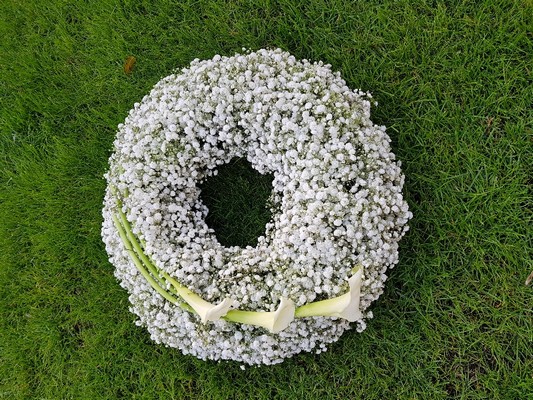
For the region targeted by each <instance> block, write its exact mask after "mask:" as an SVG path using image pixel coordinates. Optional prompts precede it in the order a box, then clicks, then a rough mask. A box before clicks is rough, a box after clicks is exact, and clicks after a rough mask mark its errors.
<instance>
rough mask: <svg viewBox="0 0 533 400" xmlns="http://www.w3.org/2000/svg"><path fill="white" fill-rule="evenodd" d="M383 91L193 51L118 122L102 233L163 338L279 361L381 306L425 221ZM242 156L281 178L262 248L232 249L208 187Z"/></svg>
mask: <svg viewBox="0 0 533 400" xmlns="http://www.w3.org/2000/svg"><path fill="white" fill-rule="evenodd" d="M371 102H372V98H371V95H370V94H369V93H364V92H361V91H359V90H355V91H353V90H350V89H349V88H348V87H347V85H346V82H345V81H344V80H343V79H342V78H341V77H340V74H339V73H333V72H332V71H331V66H330V65H325V64H323V63H322V62H316V63H311V62H309V61H307V60H303V61H298V60H296V59H295V58H294V57H293V56H292V55H290V54H288V53H287V52H284V51H282V50H279V49H277V50H259V51H257V52H245V53H244V54H236V55H235V56H233V57H221V56H219V55H217V56H215V57H214V58H213V59H211V60H206V61H200V60H198V59H196V60H194V61H193V62H192V63H191V64H190V66H189V67H188V68H185V69H183V70H181V71H179V72H176V73H175V74H172V75H170V76H167V77H166V78H164V79H162V80H161V81H159V82H158V83H157V84H156V85H155V87H154V88H153V89H152V90H151V92H150V94H148V95H147V96H145V97H144V98H143V99H142V101H141V102H140V103H136V104H135V106H134V108H133V109H132V110H131V111H130V113H129V115H128V116H127V118H126V120H125V122H124V123H123V124H120V125H119V128H118V134H117V136H116V140H115V142H114V152H113V154H112V155H111V157H110V168H109V171H108V172H107V173H106V175H105V177H106V179H107V183H108V185H107V191H106V194H105V199H104V208H103V216H104V222H103V227H102V237H103V241H104V243H105V245H106V250H107V252H108V254H109V257H110V261H111V263H112V264H113V265H114V266H115V276H116V277H117V278H118V280H119V281H120V284H121V286H122V287H124V288H125V289H126V290H127V291H128V293H129V301H130V303H131V307H130V310H131V311H132V312H133V313H135V314H136V315H137V316H138V321H137V323H138V324H139V325H141V326H145V327H146V328H147V329H148V331H149V332H150V335H151V338H152V339H153V340H154V341H155V342H157V343H163V344H165V345H167V346H171V347H176V348H179V349H180V350H181V351H182V352H183V353H184V354H192V355H195V356H196V357H199V358H201V359H212V360H228V359H230V360H236V361H239V362H242V363H245V364H250V365H252V364H274V363H278V362H281V361H282V360H283V359H284V358H286V357H290V356H292V355H294V354H296V353H299V352H301V351H315V352H317V353H320V352H322V351H324V350H325V349H326V346H327V344H328V343H331V342H334V341H336V340H337V339H338V338H339V337H340V336H341V335H342V333H343V332H344V331H346V330H347V329H349V328H350V323H352V322H354V323H355V324H354V325H355V327H356V329H357V330H358V331H359V332H360V331H362V330H363V329H365V326H366V325H365V319H367V318H371V317H372V313H371V311H368V310H367V309H368V307H369V306H370V304H371V303H372V302H373V301H375V300H376V299H377V298H378V297H379V296H380V294H381V293H382V292H383V287H384V282H385V280H386V278H387V276H386V271H387V269H388V268H391V267H393V266H394V265H395V264H396V263H397V261H398V242H399V240H400V239H401V237H402V236H403V235H404V233H405V232H406V230H407V225H406V223H407V222H408V220H409V218H410V217H411V213H410V212H409V211H408V206H407V203H406V202H405V201H404V199H403V197H402V193H401V190H402V186H403V181H404V177H403V175H402V173H401V170H400V163H399V162H397V161H396V160H395V156H394V154H393V153H392V152H391V148H390V144H389V143H390V139H389V137H388V136H387V134H386V132H385V127H383V126H377V125H374V124H373V123H372V121H371V120H370V107H371ZM235 157H242V158H246V160H247V161H248V162H249V163H250V164H251V165H252V167H253V168H254V169H255V170H257V171H258V172H259V173H261V174H267V173H268V174H272V175H273V181H272V193H271V196H270V199H269V206H270V209H271V212H272V217H271V220H270V221H269V222H268V223H267V225H266V227H265V234H264V235H263V236H261V237H259V238H258V242H257V245H256V246H255V247H251V246H247V247H238V246H228V247H225V246H223V245H221V244H220V243H219V241H218V240H217V238H216V236H215V234H214V231H213V230H212V229H210V228H209V227H208V226H207V224H206V222H205V218H206V216H207V213H208V209H207V207H206V206H205V205H204V204H203V203H202V201H201V199H200V189H199V186H198V185H199V184H200V183H202V182H205V180H206V178H208V177H210V176H213V175H215V174H216V173H217V168H218V167H220V166H222V165H224V164H226V163H228V162H229V161H230V160H232V159H234V158H235Z"/></svg>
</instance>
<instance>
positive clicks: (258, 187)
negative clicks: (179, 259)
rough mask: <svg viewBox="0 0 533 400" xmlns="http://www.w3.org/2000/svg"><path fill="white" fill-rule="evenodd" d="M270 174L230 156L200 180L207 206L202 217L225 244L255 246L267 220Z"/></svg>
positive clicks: (271, 177)
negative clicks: (212, 174) (205, 213)
mask: <svg viewBox="0 0 533 400" xmlns="http://www.w3.org/2000/svg"><path fill="white" fill-rule="evenodd" d="M272 179H273V176H271V175H261V174H260V173H259V172H257V171H256V170H254V169H253V168H252V165H251V164H250V163H249V162H248V161H246V159H242V158H240V159H237V158H235V159H233V160H231V161H230V162H229V163H228V164H226V165H223V166H222V167H220V168H219V169H218V174H217V175H216V176H211V177H209V178H208V179H207V180H206V181H205V182H203V183H202V184H200V185H199V186H200V189H201V190H202V192H201V194H200V199H201V200H202V202H203V203H204V204H205V205H206V206H207V208H209V213H208V214H207V217H206V219H205V221H206V223H207V225H208V226H209V227H210V228H212V229H213V230H214V231H215V236H216V237H217V239H218V241H219V242H220V243H221V244H222V245H224V246H241V247H246V246H255V245H257V238H258V237H259V236H262V235H264V234H265V225H266V224H267V222H268V221H269V220H270V217H271V213H270V210H269V204H270V203H269V197H270V194H271V192H272Z"/></svg>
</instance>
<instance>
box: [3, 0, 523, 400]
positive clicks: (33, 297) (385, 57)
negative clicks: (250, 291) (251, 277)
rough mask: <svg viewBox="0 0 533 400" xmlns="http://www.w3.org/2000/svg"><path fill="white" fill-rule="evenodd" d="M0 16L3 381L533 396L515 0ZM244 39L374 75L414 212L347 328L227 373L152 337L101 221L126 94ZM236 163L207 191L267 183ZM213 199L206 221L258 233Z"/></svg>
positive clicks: (26, 390)
mask: <svg viewBox="0 0 533 400" xmlns="http://www.w3.org/2000/svg"><path fill="white" fill-rule="evenodd" d="M0 15H1V17H0V399H54V400H55V399H76V400H77V399H320V400H322V399H359V398H360V399H446V398H459V399H527V398H533V312H532V307H533V284H532V285H530V286H526V285H525V281H526V278H527V277H528V275H529V273H530V272H531V271H532V270H533V263H532V261H531V260H532V254H533V238H532V228H531V227H532V225H533V215H532V208H533V207H532V206H533V201H532V191H531V187H532V181H531V177H532V176H533V168H532V165H533V107H532V105H533V61H532V60H533V2H532V1H531V0H523V1H514V2H513V1H503V0H502V1H495V0H485V1H476V2H466V1H465V2H459V1H447V2H443V1H425V0H422V1H411V2H410V1H407V0H398V1H392V0H390V1H376V2H369V1H341V0H325V1H318V0H306V1H300V0H278V1H275V0H246V1H230V0H226V1H216V0H200V1H190V0H183V1H175V2H172V1H164V0H163V1H129V0H124V1H121V2H118V1H116V2H115V1H111V0H100V1H90V0H86V1H72V0H47V1H17V0H3V1H2V2H0ZM242 47H246V48H250V49H260V48H264V47H280V48H282V49H284V50H287V51H289V52H291V53H292V54H294V55H295V56H296V57H298V58H307V59H311V60H323V61H324V62H327V63H330V64H331V65H332V67H333V69H334V70H338V71H340V72H341V74H342V76H343V77H344V78H345V79H346V80H347V82H348V84H349V86H350V87H352V88H361V89H363V90H368V91H371V92H372V93H373V95H374V97H375V99H376V100H377V101H378V102H379V105H378V106H377V107H376V108H374V110H373V120H374V121H375V122H376V123H379V124H383V125H386V126H387V127H388V132H389V135H390V136H391V138H392V145H393V149H394V152H395V153H396V155H397V156H398V158H399V159H400V160H402V163H403V164H402V165H403V169H404V172H405V175H406V184H405V187H404V191H405V196H406V199H407V201H408V202H409V205H410V208H411V211H412V212H413V214H414V218H413V219H412V221H411V222H410V227H411V229H410V231H409V233H408V234H407V235H406V237H405V238H404V239H403V240H402V242H401V246H400V263H399V264H398V265H397V266H396V268H395V269H393V270H392V271H391V273H390V279H389V281H388V282H387V288H386V291H385V293H384V294H383V295H382V297H381V298H380V299H379V301H377V302H376V303H375V304H374V305H373V308H372V309H373V312H374V315H375V318H374V319H373V320H370V321H369V323H368V328H367V329H366V330H365V331H364V332H363V333H361V334H358V333H356V332H355V331H350V332H348V333H346V334H345V335H344V336H343V337H342V339H341V340H340V341H339V342H337V343H336V344H334V345H331V346H330V349H329V351H328V352H327V353H323V354H320V355H316V354H301V355H299V356H296V357H294V358H292V359H289V360H287V361H285V362H284V363H283V364H280V365H276V366H270V367H257V368H246V369H245V370H244V371H243V370H241V368H240V366H239V365H238V364H236V363H234V362H222V363H214V362H203V361H200V360H197V359H195V358H192V357H190V356H183V355H181V354H180V353H179V352H178V351H177V350H175V349H171V348H166V347H163V346H160V345H156V344H154V343H152V342H151V340H150V338H149V335H148V334H147V332H146V331H145V330H144V329H142V328H139V327H137V326H136V325H135V324H134V321H135V317H134V315H133V314H131V313H129V311H128V297H127V294H126V292H125V291H124V290H123V289H121V288H120V286H119V285H118V282H117V281H116V280H115V278H114V276H113V266H112V265H111V264H110V263H109V261H108V258H107V254H106V252H105V249H104V246H103V243H102V242H101V239H100V226H101V222H102V216H101V205H102V200H103V194H104V189H105V181H104V179H103V178H102V176H103V174H104V172H105V171H106V167H107V160H108V157H109V155H110V152H111V148H112V143H113V139H114V135H115V132H116V127H117V125H118V124H119V123H120V122H122V121H123V120H124V118H125V117H126V115H127V112H128V110H129V109H131V108H132V107H133V104H134V103H135V102H138V101H139V100H140V99H141V98H142V97H143V96H144V95H145V94H147V93H148V91H149V90H150V88H151V87H152V86H153V85H154V84H155V83H156V82H157V81H158V80H159V79H161V78H162V77H163V76H166V75H168V74H170V73H171V72H172V71H173V70H174V69H175V68H182V67H185V66H187V64H188V63H189V62H190V61H192V60H193V59H194V58H201V59H205V58H211V57H213V56H214V55H215V54H222V55H233V54H234V53H235V52H236V51H240V50H241V49H242ZM129 56H134V57H135V58H136V60H137V62H136V64H135V65H134V67H133V69H132V71H131V73H129V74H126V73H125V72H124V67H123V64H124V61H125V60H126V59H127V57H129ZM243 171H244V170H243V169H242V168H241V169H239V168H236V169H235V168H233V169H232V168H228V170H227V171H225V172H224V173H223V174H221V175H220V179H221V180H222V181H218V182H215V183H213V184H212V185H211V186H212V187H211V189H212V190H211V191H210V196H212V197H216V194H217V190H216V188H217V187H220V188H221V190H223V189H224V187H225V186H228V185H237V186H238V185H244V186H246V190H248V191H249V193H254V190H253V186H254V185H257V187H258V188H262V187H264V185H265V180H264V179H259V178H258V179H255V178H253V174H248V173H247V172H246V171H244V172H243ZM243 176H245V177H244V178H243ZM224 179H225V180H226V181H225V182H226V184H225V183H224ZM239 182H240V183H239ZM266 184H267V185H268V181H267V183H266ZM217 185H218V186H217ZM250 187H251V188H252V189H250ZM206 190H207V189H206ZM219 200H220V199H219ZM213 201H214V202H215V203H216V202H217V200H216V199H214V200H213ZM240 201H242V202H243V203H244V204H245V203H246V201H245V199H240ZM219 202H220V201H219ZM220 207H226V206H225V205H224V204H222V205H220ZM254 212H257V211H254ZM222 214H224V213H222ZM259 214H260V212H259ZM229 215H233V216H232V217H230V218H229V220H222V221H221V220H219V221H218V222H217V223H218V224H219V226H221V228H220V229H221V230H220V232H219V234H220V235H228V237H229V236H231V235H232V234H233V232H237V231H241V230H243V231H244V229H242V225H243V224H248V225H250V224H251V225H252V228H253V229H251V230H246V232H247V233H246V234H247V235H250V232H252V233H251V235H252V236H253V235H257V234H258V233H254V232H261V224H264V221H263V219H262V218H255V217H254V216H253V215H252V216H251V217H250V218H241V217H240V216H239V214H238V213H230V214H229ZM243 221H244V222H243ZM239 224H240V225H239ZM254 224H256V226H255V227H254V226H253V225H254ZM258 229H259V230H258ZM228 240H237V241H247V240H253V237H252V239H250V238H249V237H240V238H239V237H236V238H231V239H228ZM530 396H531V397H530Z"/></svg>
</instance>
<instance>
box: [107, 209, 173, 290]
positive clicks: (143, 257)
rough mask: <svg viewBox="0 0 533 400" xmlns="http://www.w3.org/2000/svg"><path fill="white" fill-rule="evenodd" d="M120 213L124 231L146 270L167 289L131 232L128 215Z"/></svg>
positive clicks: (119, 211)
mask: <svg viewBox="0 0 533 400" xmlns="http://www.w3.org/2000/svg"><path fill="white" fill-rule="evenodd" d="M118 213H119V215H120V220H121V221H122V226H123V227H124V230H125V231H126V236H127V237H128V239H129V241H130V243H131V244H132V246H133V248H134V249H135V251H136V252H137V255H138V256H139V257H140V258H141V260H142V262H143V263H144V265H146V268H148V270H149V271H150V272H151V273H152V275H153V276H154V277H155V279H157V281H158V282H159V284H160V285H161V286H162V287H166V282H165V281H164V280H163V278H161V275H160V274H159V271H158V270H157V268H156V267H155V266H154V265H153V264H152V262H151V261H150V260H149V259H148V257H147V256H146V254H144V251H143V250H142V248H141V246H140V244H139V242H137V238H136V237H135V235H134V234H133V232H132V230H131V225H130V223H129V221H128V219H127V218H126V215H125V214H124V213H123V212H122V210H120V209H119V210H118Z"/></svg>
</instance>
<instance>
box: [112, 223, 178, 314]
mask: <svg viewBox="0 0 533 400" xmlns="http://www.w3.org/2000/svg"><path fill="white" fill-rule="evenodd" d="M113 222H114V223H115V227H116V228H117V231H118V234H119V236H120V238H121V239H122V243H123V244H124V247H125V248H126V251H127V252H128V254H129V255H130V257H131V259H132V260H133V263H134V264H135V267H136V268H137V270H138V271H139V272H140V273H141V274H142V276H144V278H145V279H146V280H147V281H148V283H150V285H151V286H152V288H154V289H155V290H156V291H157V292H158V293H159V294H160V295H161V296H163V297H164V298H165V299H167V300H168V301H170V302H171V303H173V304H176V303H178V299H176V298H175V297H173V296H171V295H170V294H169V293H168V292H166V291H165V290H164V289H163V288H162V287H161V286H159V284H158V283H157V282H156V281H155V280H154V278H152V276H151V275H150V273H149V272H148V271H147V270H146V269H145V268H144V266H143V264H142V262H141V260H139V258H138V257H137V254H136V253H135V251H134V250H133V249H132V247H131V242H130V241H129V240H128V237H127V235H126V232H124V228H123V227H122V225H121V224H120V221H119V220H118V218H117V217H116V216H115V215H113Z"/></svg>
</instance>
